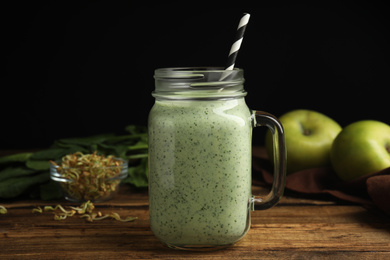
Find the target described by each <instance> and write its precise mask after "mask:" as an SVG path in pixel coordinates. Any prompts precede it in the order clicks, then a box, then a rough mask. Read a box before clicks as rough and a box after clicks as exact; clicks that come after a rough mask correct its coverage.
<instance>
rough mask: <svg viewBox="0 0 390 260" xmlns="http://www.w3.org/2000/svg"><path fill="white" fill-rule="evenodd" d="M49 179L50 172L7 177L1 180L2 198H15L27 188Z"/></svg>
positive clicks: (0, 190) (0, 191) (0, 194)
mask: <svg viewBox="0 0 390 260" xmlns="http://www.w3.org/2000/svg"><path fill="white" fill-rule="evenodd" d="M49 179H50V176H49V172H42V173H40V174H36V175H33V176H25V177H18V178H10V179H7V180H5V181H2V182H0V198H4V199H9V198H15V197H17V196H19V195H21V194H23V193H24V192H25V191H26V190H27V189H29V188H31V187H34V186H35V185H37V184H41V183H44V182H47V181H48V180H49Z"/></svg>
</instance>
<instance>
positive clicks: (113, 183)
mask: <svg viewBox="0 0 390 260" xmlns="http://www.w3.org/2000/svg"><path fill="white" fill-rule="evenodd" d="M115 159H116V160H118V161H121V162H122V164H120V165H118V166H107V167H101V166H100V167H89V168H88V169H84V171H81V170H80V168H78V167H63V168H61V167H59V166H58V165H54V164H50V178H51V179H52V180H54V181H56V182H57V183H59V184H60V186H61V187H62V191H63V193H64V197H65V199H66V200H69V201H72V202H85V201H88V200H89V201H91V202H102V201H106V200H109V199H111V198H112V197H113V196H114V195H115V194H116V193H117V192H118V190H119V184H120V182H121V181H122V180H123V179H124V178H126V177H127V175H128V172H127V168H128V163H127V162H126V161H125V160H123V159H120V158H115ZM56 163H57V164H60V163H61V162H60V161H56Z"/></svg>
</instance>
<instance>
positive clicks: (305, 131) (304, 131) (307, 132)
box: [303, 129, 311, 135]
mask: <svg viewBox="0 0 390 260" xmlns="http://www.w3.org/2000/svg"><path fill="white" fill-rule="evenodd" d="M303 134H304V135H310V134H311V131H310V130H308V129H304V130H303Z"/></svg>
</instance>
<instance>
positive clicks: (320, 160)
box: [265, 109, 342, 173]
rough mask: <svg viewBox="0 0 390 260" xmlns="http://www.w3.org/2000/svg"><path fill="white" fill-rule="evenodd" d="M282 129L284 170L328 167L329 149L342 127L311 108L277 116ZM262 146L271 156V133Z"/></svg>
mask: <svg viewBox="0 0 390 260" xmlns="http://www.w3.org/2000/svg"><path fill="white" fill-rule="evenodd" d="M279 120H280V122H281V123H282V125H283V128H284V131H285V139H286V147H287V173H292V172H296V171H300V170H304V169H309V168H316V167H324V166H330V165H331V163H330V148H331V146H332V143H333V140H334V139H335V138H336V136H337V135H338V134H339V132H340V131H341V129H342V128H341V126H340V125H339V124H338V123H337V122H336V121H334V120H333V119H331V118H329V117H328V116H326V115H324V114H321V113H319V112H316V111H312V110H305V109H299V110H293V111H291V112H288V113H286V114H284V115H282V116H280V117H279ZM265 145H266V148H267V152H268V155H269V156H270V158H271V159H272V157H273V156H272V135H271V133H270V132H268V133H267V136H266V141H265Z"/></svg>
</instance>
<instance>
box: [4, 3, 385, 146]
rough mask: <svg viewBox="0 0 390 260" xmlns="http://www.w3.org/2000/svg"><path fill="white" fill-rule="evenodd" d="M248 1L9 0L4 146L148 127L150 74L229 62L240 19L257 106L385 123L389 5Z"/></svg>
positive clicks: (251, 98) (242, 56) (244, 62)
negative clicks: (245, 17)
mask: <svg viewBox="0 0 390 260" xmlns="http://www.w3.org/2000/svg"><path fill="white" fill-rule="evenodd" d="M248 2H249V1H248ZM251 2H252V3H254V4H246V3H245V1H237V3H234V2H233V3H226V2H225V3H224V4H220V5H217V4H216V3H215V2H211V1H208V2H199V1H180V2H176V3H166V2H163V1H159V2H145V1H144V2H137V1H74V2H69V1H25V2H24V1H14V2H12V4H7V5H6V6H4V4H2V5H3V8H2V9H3V12H4V13H5V15H4V17H3V18H4V21H3V23H2V27H3V29H2V31H1V34H2V43H5V47H3V53H4V54H5V63H6V68H5V70H4V72H5V76H4V77H3V83H2V87H1V88H2V95H1V96H2V101H1V102H0V106H1V107H0V109H1V110H0V111H1V114H2V117H1V120H0V122H1V127H0V129H1V130H0V131H1V135H0V149H25V148H44V147H47V146H49V145H50V144H51V143H52V142H53V140H55V139H58V138H64V137H76V136H87V135H92V134H100V133H107V132H114V133H118V134H121V133H122V131H123V129H124V127H125V126H126V125H129V124H140V125H146V123H147V116H148V112H149V110H150V108H151V106H152V105H153V102H154V100H153V98H152V97H151V95H150V94H151V91H152V90H153V88H154V80H153V71H154V69H156V68H159V67H178V66H224V65H225V62H226V60H227V54H228V52H229V49H230V46H231V44H232V40H233V38H234V33H235V30H236V27H237V24H238V21H239V19H240V17H241V15H242V13H243V12H248V13H250V14H251V19H250V22H249V25H248V27H247V31H246V35H245V37H244V42H243V45H242V48H241V51H240V53H239V55H238V59H237V62H236V67H241V68H244V70H245V78H246V84H245V86H246V89H247V91H248V93H249V94H248V96H247V98H246V99H247V103H248V105H249V106H250V107H251V108H253V109H258V110H265V111H267V112H270V113H272V114H274V115H276V116H280V115H281V114H283V113H285V112H287V111H289V110H292V109H296V108H306V109H314V110H317V111H320V112H322V113H325V114H327V115H328V116H330V117H332V118H334V119H335V120H336V121H338V122H339V123H340V124H341V125H342V126H345V125H347V124H349V123H351V122H354V121H357V120H361V119H376V120H381V121H384V122H386V123H388V124H389V123H390V117H389V107H390V106H389V93H388V91H389V89H390V88H389V86H390V51H389V47H390V46H389V43H390V42H389V38H390V37H389V36H390V34H389V33H390V28H389V20H388V15H389V10H390V9H389V8H387V7H386V6H385V1H382V2H383V3H382V4H379V3H375V2H373V1H337V2H335V3H331V2H329V1H311V2H315V3H311V4H281V3H279V1H251ZM263 2H267V3H263ZM268 2H271V3H268ZM273 2H275V3H273ZM276 2H278V3H276ZM211 3H212V4H211ZM336 3H337V4H336ZM255 143H259V144H261V143H262V137H261V138H257V139H256V140H255Z"/></svg>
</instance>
